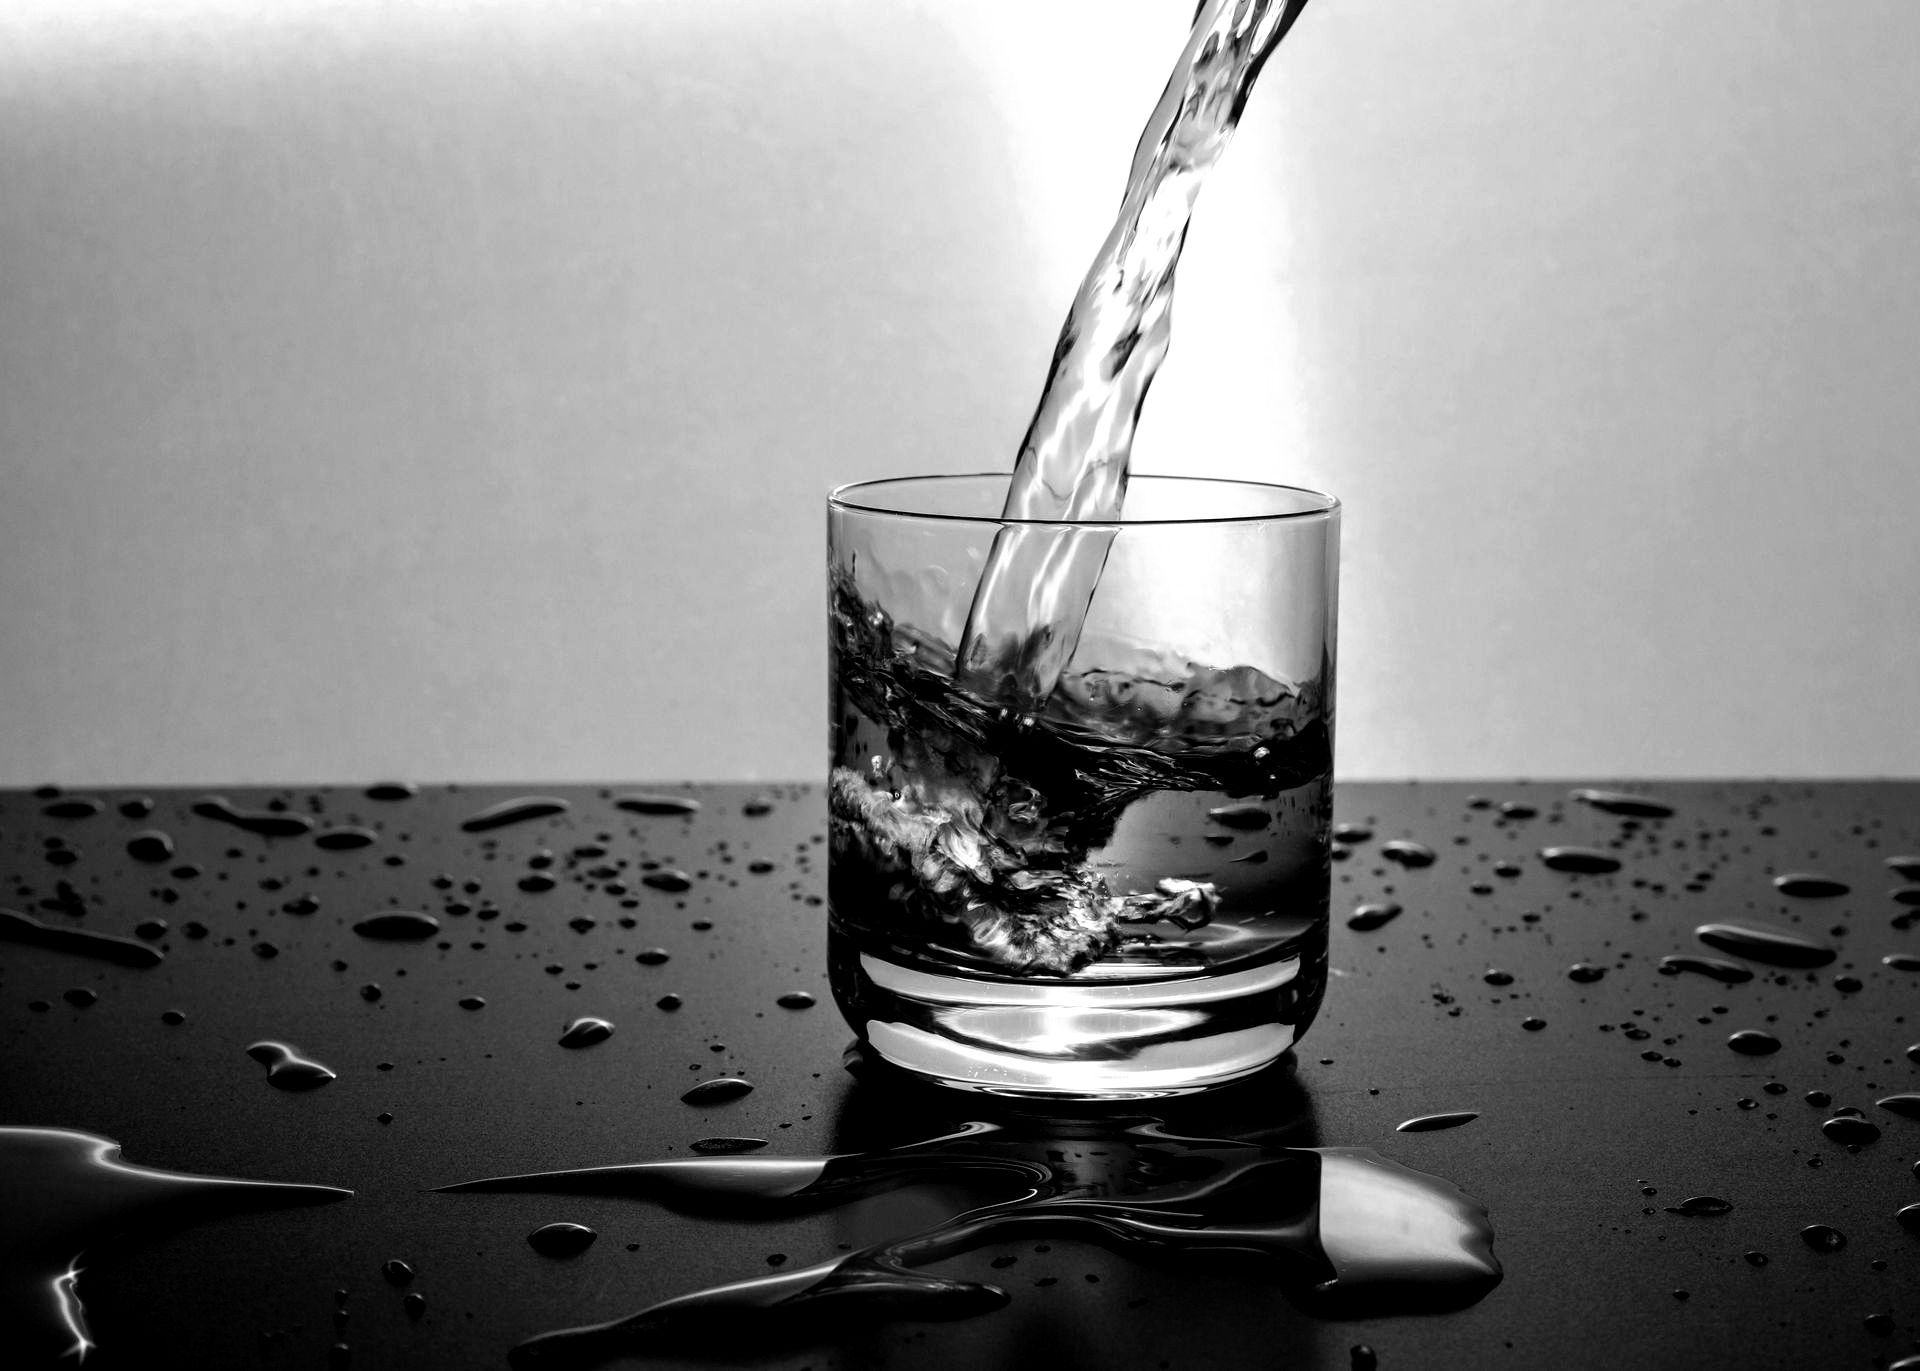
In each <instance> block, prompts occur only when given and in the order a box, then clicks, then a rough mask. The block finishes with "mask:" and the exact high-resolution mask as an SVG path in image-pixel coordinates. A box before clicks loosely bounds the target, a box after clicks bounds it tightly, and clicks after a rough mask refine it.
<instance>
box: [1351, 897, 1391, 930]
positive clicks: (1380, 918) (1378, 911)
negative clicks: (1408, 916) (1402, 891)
mask: <svg viewBox="0 0 1920 1371" xmlns="http://www.w3.org/2000/svg"><path fill="white" fill-rule="evenodd" d="M1400 914H1401V909H1400V906H1399V905H1397V904H1395V903H1393V902H1392V901H1391V900H1385V901H1380V902H1377V903H1373V904H1363V905H1357V906H1355V908H1354V911H1353V913H1351V914H1349V915H1347V927H1348V928H1351V929H1352V930H1353V931H1354V932H1356V933H1371V932H1372V931H1373V930H1374V929H1376V928H1380V927H1382V926H1384V925H1386V924H1389V923H1392V922H1393V921H1394V920H1395V919H1397V918H1399V917H1400Z"/></svg>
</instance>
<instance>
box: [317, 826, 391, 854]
mask: <svg viewBox="0 0 1920 1371" xmlns="http://www.w3.org/2000/svg"><path fill="white" fill-rule="evenodd" d="M379 841H380V835H379V834H378V833H375V832H374V831H373V830H372V829H370V828H358V827H346V828H323V829H321V830H320V831H319V832H318V833H316V834H314V835H313V845H314V846H315V847H320V848H325V849H326V850H327V851H328V852H352V851H355V850H356V849H358V848H362V847H372V846H373V845H374V844H375V843H377V842H379Z"/></svg>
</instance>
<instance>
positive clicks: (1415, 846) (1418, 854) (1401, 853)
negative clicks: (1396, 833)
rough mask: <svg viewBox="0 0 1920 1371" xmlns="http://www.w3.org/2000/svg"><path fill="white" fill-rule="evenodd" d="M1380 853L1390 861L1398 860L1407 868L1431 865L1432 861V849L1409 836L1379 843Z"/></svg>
mask: <svg viewBox="0 0 1920 1371" xmlns="http://www.w3.org/2000/svg"><path fill="white" fill-rule="evenodd" d="M1380 855H1381V856H1382V857H1385V858H1386V859H1387V860H1388V861H1390V862H1398V863H1399V864H1400V865H1401V866H1404V867H1406V868H1408V869H1409V870H1412V869H1414V868H1417V867H1423V866H1432V865H1433V863H1434V855H1433V849H1432V848H1430V847H1428V846H1427V845H1426V844H1425V843H1417V842H1415V841H1414V840H1413V839H1411V838H1395V839H1394V840H1393V841H1391V842H1386V843H1382V844H1380Z"/></svg>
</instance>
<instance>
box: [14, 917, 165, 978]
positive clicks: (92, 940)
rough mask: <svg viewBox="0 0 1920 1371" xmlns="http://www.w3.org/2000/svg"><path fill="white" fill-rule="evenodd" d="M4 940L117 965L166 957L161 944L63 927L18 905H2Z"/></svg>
mask: <svg viewBox="0 0 1920 1371" xmlns="http://www.w3.org/2000/svg"><path fill="white" fill-rule="evenodd" d="M163 928H164V925H163ZM0 941H4V942H10V943H25V944H27V945H28V946H30V947H46V948H52V949H53V950H54V951H56V952H69V953H73V954H75V955H76V956H81V957H92V958H93V959H95V960H96V961H103V962H112V963H114V964H115V965H116V966H132V967H154V966H158V965H160V963H161V962H163V961H165V960H166V954H165V953H163V952H161V951H160V949H159V948H157V947H150V946H148V945H147V944H146V943H144V942H140V941H138V940H137V939H134V938H121V937H116V936H114V935H113V934H110V933H90V932H88V931H87V930H86V929H84V928H62V927H60V926H59V925H57V924H49V923H43V922H42V921H41V920H39V919H36V918H34V917H33V916H32V915H30V914H22V913H20V911H18V910H16V909H0Z"/></svg>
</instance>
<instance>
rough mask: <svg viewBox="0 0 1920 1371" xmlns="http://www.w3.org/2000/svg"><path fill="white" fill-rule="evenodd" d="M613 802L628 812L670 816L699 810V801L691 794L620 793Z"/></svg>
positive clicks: (696, 812) (615, 805) (617, 807)
mask: <svg viewBox="0 0 1920 1371" xmlns="http://www.w3.org/2000/svg"><path fill="white" fill-rule="evenodd" d="M613 804H614V808H616V809H624V810H626V811H627V813H629V814H655V815H661V816H672V815H688V814H698V813H699V812H700V802H699V801H698V800H696V799H694V798H693V797H692V796H691V795H621V796H617V797H616V798H615V799H614V802H613Z"/></svg>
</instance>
